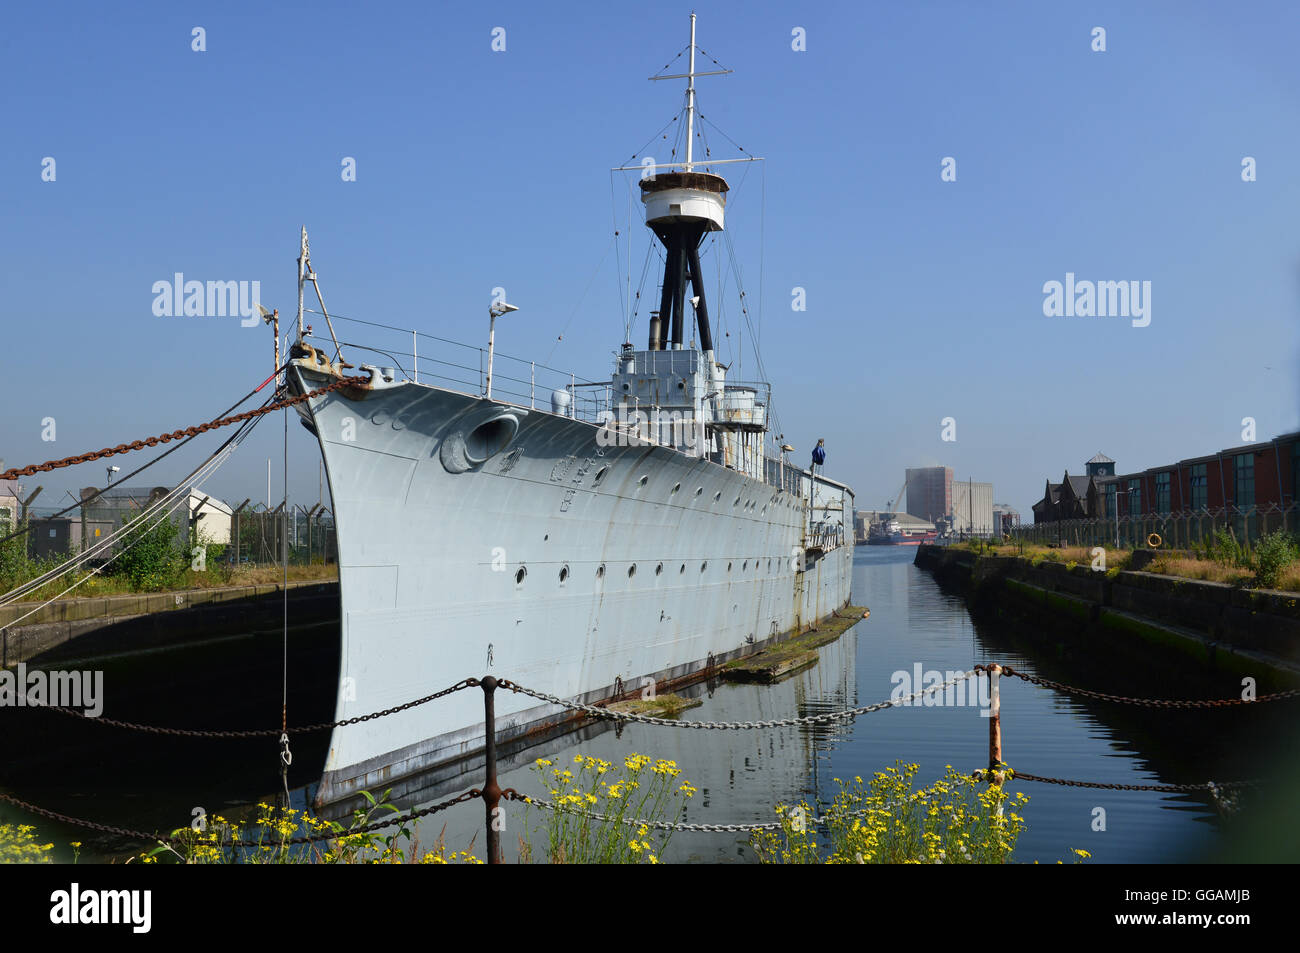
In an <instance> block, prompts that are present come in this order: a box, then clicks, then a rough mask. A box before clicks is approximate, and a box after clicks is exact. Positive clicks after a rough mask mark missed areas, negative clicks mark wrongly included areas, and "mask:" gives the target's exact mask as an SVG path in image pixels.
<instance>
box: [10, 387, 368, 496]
mask: <svg viewBox="0 0 1300 953" xmlns="http://www.w3.org/2000/svg"><path fill="white" fill-rule="evenodd" d="M369 383H370V378H368V377H344V378H341V379H340V380H337V381H335V382H334V383H332V384H327V385H326V386H324V387H321V388H318V389H317V390H313V391H307V392H305V393H302V394H298V395H297V396H296V397H287V398H285V399H284V400H281V401H277V402H276V403H273V404H267V405H266V406H265V407H258V408H255V409H254V410H246V411H244V412H243V413H242V414H235V415H234V416H233V417H222V418H221V419H219V420H211V421H208V422H207V423H205V424H197V425H196V426H193V427H186V428H185V429H184V430H173V431H172V432H171V433H165V434H159V435H158V436H156V437H148V438H147V439H145V440H132V441H131V442H130V443H119V444H118V445H117V446H116V447H105V448H104V449H103V450H94V451H91V452H90V453H82V454H77V455H76V456H72V457H64V458H63V459H62V460H47V461H46V462H45V463H33V464H32V465H31V466H26V467H20V468H16V469H13V470H6V471H5V472H4V473H0V480H17V479H18V478H19V477H25V476H33V475H34V474H37V473H48V472H49V471H51V470H58V469H61V468H63V467H71V466H76V465H77V464H79V463H89V462H91V461H92V460H102V459H104V458H105V457H113V456H116V455H117V454H119V453H130V452H131V451H132V450H143V449H144V448H145V447H156V446H158V444H160V443H170V442H171V441H173V440H181V439H184V438H185V437H195V436H197V435H199V434H201V433H206V432H207V431H209V430H217V429H219V428H221V427H228V426H230V425H231V424H237V423H240V422H241V421H245V420H252V419H253V418H254V417H260V416H262V415H263V414H269V413H271V412H272V411H275V410H281V409H283V408H285V407H292V406H293V405H294V404H301V403H302V402H303V401H305V400H310V399H311V398H313V397H319V396H321V395H322V394H328V393H329V392H330V391H333V390H338V389H339V388H341V387H362V386H366V385H368V384H369Z"/></svg>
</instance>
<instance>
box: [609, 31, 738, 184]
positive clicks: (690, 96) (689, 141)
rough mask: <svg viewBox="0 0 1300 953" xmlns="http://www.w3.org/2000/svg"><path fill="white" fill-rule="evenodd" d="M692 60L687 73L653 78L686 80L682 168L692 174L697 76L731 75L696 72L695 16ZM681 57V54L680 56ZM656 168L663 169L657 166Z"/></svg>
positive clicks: (722, 71) (723, 70)
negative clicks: (684, 144)
mask: <svg viewBox="0 0 1300 953" xmlns="http://www.w3.org/2000/svg"><path fill="white" fill-rule="evenodd" d="M690 49H691V59H690V66H689V67H688V69H687V72H685V73H674V74H672V75H671V76H651V77H650V79H651V80H652V81H656V82H657V81H659V80H661V79H684V80H686V161H685V162H684V163H683V164H682V167H683V168H684V169H685V170H686V171H687V172H690V171H691V170H692V169H693V168H695V77H697V76H725V75H726V74H727V73H730V72H731V70H729V69H715V70H706V71H705V72H703V73H697V72H695V14H694V13H692V14H691V47H690ZM678 55H681V54H678ZM753 161H755V160H754V159H753V158H748V159H720V160H711V161H710V162H709V164H710V165H716V164H717V163H718V162H753ZM673 165H676V163H667V164H666V165H664V166H662V168H668V167H671V166H673ZM641 168H642V167H641V166H627V167H626V169H641ZM655 168H661V166H660V165H658V164H656V165H655ZM615 171H625V168H624V167H619V168H618V169H616V170H615Z"/></svg>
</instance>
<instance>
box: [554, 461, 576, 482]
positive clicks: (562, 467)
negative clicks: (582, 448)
mask: <svg viewBox="0 0 1300 953" xmlns="http://www.w3.org/2000/svg"><path fill="white" fill-rule="evenodd" d="M577 461H578V458H577V457H576V456H573V455H572V454H570V455H569V456H567V457H565V458H564V459H563V460H557V461H556V462H555V466H554V467H552V468H551V482H553V483H563V482H564V475H565V474H566V473H568V472H569V467H571V466H573V465H574V464H575V463H577Z"/></svg>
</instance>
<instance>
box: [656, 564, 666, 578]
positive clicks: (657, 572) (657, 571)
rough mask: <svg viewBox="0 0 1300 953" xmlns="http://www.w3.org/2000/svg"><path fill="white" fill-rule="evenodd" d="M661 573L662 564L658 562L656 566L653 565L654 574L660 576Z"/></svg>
mask: <svg viewBox="0 0 1300 953" xmlns="http://www.w3.org/2000/svg"><path fill="white" fill-rule="evenodd" d="M663 574H664V564H663V563H660V564H659V565H658V566H655V575H656V576H662V575H663Z"/></svg>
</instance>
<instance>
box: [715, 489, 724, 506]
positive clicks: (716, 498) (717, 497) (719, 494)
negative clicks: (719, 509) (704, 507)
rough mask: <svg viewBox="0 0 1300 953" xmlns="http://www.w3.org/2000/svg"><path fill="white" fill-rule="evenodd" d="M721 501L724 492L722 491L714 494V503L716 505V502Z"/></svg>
mask: <svg viewBox="0 0 1300 953" xmlns="http://www.w3.org/2000/svg"><path fill="white" fill-rule="evenodd" d="M720 499H722V491H721V490H719V491H718V492H717V493H714V494H713V502H714V503H716V502H718V500H720Z"/></svg>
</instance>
